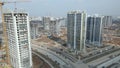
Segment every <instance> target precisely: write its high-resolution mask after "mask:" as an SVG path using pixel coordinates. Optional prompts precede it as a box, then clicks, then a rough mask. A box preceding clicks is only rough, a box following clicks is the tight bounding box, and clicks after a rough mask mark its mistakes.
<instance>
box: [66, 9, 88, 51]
mask: <svg viewBox="0 0 120 68" xmlns="http://www.w3.org/2000/svg"><path fill="white" fill-rule="evenodd" d="M85 40H86V13H85V12H79V11H71V12H68V14H67V44H68V47H70V48H72V49H75V50H77V51H84V50H85Z"/></svg>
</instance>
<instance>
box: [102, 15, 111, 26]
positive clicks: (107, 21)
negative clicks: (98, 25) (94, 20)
mask: <svg viewBox="0 0 120 68" xmlns="http://www.w3.org/2000/svg"><path fill="white" fill-rule="evenodd" d="M103 26H104V28H107V27H110V26H112V16H104V17H103Z"/></svg>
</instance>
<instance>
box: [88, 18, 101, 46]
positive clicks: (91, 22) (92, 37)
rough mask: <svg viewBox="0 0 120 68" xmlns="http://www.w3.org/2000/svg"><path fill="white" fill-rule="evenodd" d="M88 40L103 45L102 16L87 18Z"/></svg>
mask: <svg viewBox="0 0 120 68" xmlns="http://www.w3.org/2000/svg"><path fill="white" fill-rule="evenodd" d="M86 42H87V43H90V44H93V45H97V46H101V45H102V17H100V16H93V17H92V16H90V17H88V18H87V34H86Z"/></svg>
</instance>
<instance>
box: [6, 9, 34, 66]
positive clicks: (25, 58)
mask: <svg viewBox="0 0 120 68" xmlns="http://www.w3.org/2000/svg"><path fill="white" fill-rule="evenodd" d="M4 21H5V23H6V26H7V35H8V45H9V52H10V60H11V65H12V68H32V55H31V43H30V27H29V26H30V24H29V19H28V13H26V12H24V11H21V10H19V11H16V12H13V11H6V12H5V13H4Z"/></svg>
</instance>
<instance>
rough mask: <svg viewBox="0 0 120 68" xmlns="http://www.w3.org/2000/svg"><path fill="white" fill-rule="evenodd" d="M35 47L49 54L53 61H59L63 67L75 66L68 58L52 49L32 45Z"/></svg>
mask: <svg viewBox="0 0 120 68" xmlns="http://www.w3.org/2000/svg"><path fill="white" fill-rule="evenodd" d="M32 48H33V49H37V51H38V52H40V53H42V54H44V55H46V56H48V57H49V58H51V59H52V60H53V61H57V62H58V63H60V65H61V68H63V67H65V68H67V67H68V68H75V67H74V65H72V64H71V63H70V61H69V60H67V59H63V57H62V56H60V55H59V54H56V53H55V52H52V51H50V50H49V49H47V48H45V47H44V48H43V47H40V46H32Z"/></svg>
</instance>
